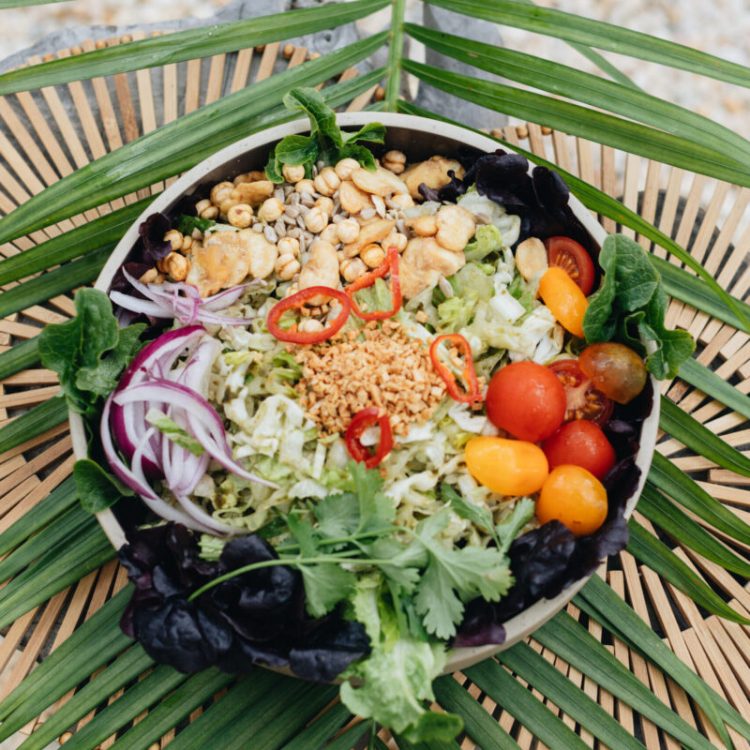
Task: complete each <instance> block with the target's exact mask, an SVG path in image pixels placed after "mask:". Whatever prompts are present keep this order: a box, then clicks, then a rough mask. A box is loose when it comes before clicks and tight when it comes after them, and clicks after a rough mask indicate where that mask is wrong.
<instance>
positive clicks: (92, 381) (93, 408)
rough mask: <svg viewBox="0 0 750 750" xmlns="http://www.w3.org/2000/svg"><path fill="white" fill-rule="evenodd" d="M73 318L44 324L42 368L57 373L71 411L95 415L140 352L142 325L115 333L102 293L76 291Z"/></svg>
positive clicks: (93, 290)
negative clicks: (63, 321) (57, 322)
mask: <svg viewBox="0 0 750 750" xmlns="http://www.w3.org/2000/svg"><path fill="white" fill-rule="evenodd" d="M75 306H76V313H77V314H76V317H75V318H73V319H72V320H69V321H68V322H67V323H59V324H54V325H48V326H47V327H46V328H45V329H44V330H43V331H42V333H41V334H40V335H39V355H40V358H41V360H42V364H43V365H44V366H45V367H47V368H48V369H50V370H53V371H54V372H56V373H57V374H58V376H59V378H60V386H61V387H62V391H63V393H64V394H65V397H66V399H67V400H68V404H69V405H70V407H71V408H72V409H74V410H75V411H77V412H78V413H79V414H83V415H84V416H86V417H89V418H93V417H95V416H96V414H97V413H98V407H99V403H100V399H101V398H103V397H105V396H108V395H109V394H110V393H111V392H112V391H113V390H114V389H115V386H116V385H117V382H118V380H119V377H120V373H121V372H122V371H123V369H124V368H125V366H126V365H127V364H128V362H130V360H131V358H132V357H133V356H134V355H135V353H136V352H137V351H138V349H140V348H141V345H142V344H141V341H140V336H141V334H142V333H143V331H144V330H145V328H146V326H145V325H144V324H135V325H131V326H128V327H127V328H120V327H119V325H118V323H117V318H115V316H114V315H113V313H112V303H111V302H110V301H109V297H107V295H106V294H104V292H100V291H98V290H96V289H79V291H78V292H77V293H76V297H75Z"/></svg>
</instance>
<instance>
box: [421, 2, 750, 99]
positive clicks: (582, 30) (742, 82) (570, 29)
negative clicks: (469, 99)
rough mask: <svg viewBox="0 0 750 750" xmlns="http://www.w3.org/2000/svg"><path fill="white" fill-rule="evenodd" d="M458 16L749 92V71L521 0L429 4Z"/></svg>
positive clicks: (699, 52) (682, 46)
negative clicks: (607, 52)
mask: <svg viewBox="0 0 750 750" xmlns="http://www.w3.org/2000/svg"><path fill="white" fill-rule="evenodd" d="M426 2H428V3H430V4H431V5H438V6H440V7H442V8H447V9H448V10H454V11H456V12H457V13H463V14H465V15H468V16H472V17H474V18H483V19H485V20H486V21H493V22H494V23H499V24H505V25H507V26H514V27H516V28H519V29H525V30H526V31H532V32H534V33H535V34H543V35H545V36H552V37H556V38H558V39H564V40H565V41H567V42H574V43H576V44H585V45H588V46H589V47H594V49H604V50H609V51H610V52H616V53H617V54H619V55H629V56H631V57H636V58H638V59H640V60H648V61H651V62H656V63H660V64H662V65H667V66H669V67H671V68H679V69H680V70H689V71H690V72H692V73H697V74H698V75H701V76H707V77H710V78H716V79H717V80H719V81H726V82H727V83H734V84H736V85H738V86H750V69H748V68H746V67H745V66H744V65H738V64H737V63H733V62H729V61H728V60H723V59H721V58H720V57H716V56H714V55H709V54H707V53H705V52H701V51H699V50H697V49H693V48H691V47H686V46H685V45H682V44H676V43H675V42H670V41H667V40H666V39H660V38H658V37H655V36H650V35H649V34H643V33H641V32H639V31H633V30H632V29H626V28H623V27H622V26H615V25H613V24H610V23H603V22H602V21H594V20H592V19H590V18H585V17H583V16H577V15H574V14H572V13H564V12H562V11H559V10H552V9H550V8H538V7H529V6H528V5H526V4H525V3H523V2H518V1H517V0H492V2H491V3H487V2H482V0H426Z"/></svg>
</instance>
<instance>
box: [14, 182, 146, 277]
mask: <svg viewBox="0 0 750 750" xmlns="http://www.w3.org/2000/svg"><path fill="white" fill-rule="evenodd" d="M152 200H153V197H150V198H144V199H143V200H140V201H136V202H135V203H131V204H130V205H127V206H125V207H124V208H120V209H118V210H117V211H112V212H111V213H108V214H105V215H104V216H102V217H100V218H98V219H94V221H89V222H86V223H85V224H82V225H81V226H80V227H76V228H75V229H71V230H70V231H69V232H65V233H64V234H60V235H58V236H57V237H53V238H51V239H49V240H46V241H45V242H40V243H39V244H38V245H36V246H35V247H32V248H29V249H28V250H24V251H23V252H22V253H18V255H12V256H11V257H10V258H6V259H5V260H2V261H0V284H7V283H8V282H10V281H18V279H23V278H25V277H26V276H31V274H34V273H37V272H39V271H45V270H47V269H48V268H50V266H56V265H58V264H60V263H65V262H66V261H69V260H73V259H74V258H80V257H81V256H82V255H87V254H89V253H92V252H95V251H96V250H101V249H103V248H107V249H109V250H110V251H111V250H112V249H113V248H114V246H115V245H116V244H117V242H119V240H120V239H121V238H122V236H123V235H124V234H125V232H126V231H127V230H128V228H129V227H130V225H131V224H132V223H133V222H134V221H135V220H136V219H137V218H138V216H139V215H140V214H141V212H142V211H144V210H145V208H146V207H147V206H148V205H149V203H151V201H152Z"/></svg>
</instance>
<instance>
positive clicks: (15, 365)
mask: <svg viewBox="0 0 750 750" xmlns="http://www.w3.org/2000/svg"><path fill="white" fill-rule="evenodd" d="M38 362H39V342H38V341H37V340H36V338H33V339H27V340H26V341H22V342H20V343H18V344H14V345H13V346H12V347H11V348H10V349H8V350H7V351H5V352H0V380H4V379H5V378H8V377H10V376H11V375H15V374H16V373H17V372H21V370H25V369H27V368H28V367H33V366H34V365H35V364H37V363H38ZM0 434H2V433H0ZM5 450H7V448H6V449H5Z"/></svg>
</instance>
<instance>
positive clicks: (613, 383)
mask: <svg viewBox="0 0 750 750" xmlns="http://www.w3.org/2000/svg"><path fill="white" fill-rule="evenodd" d="M578 366H579V367H580V368H581V372H582V373H583V374H584V375H585V376H586V377H588V378H590V379H591V382H592V383H593V384H594V386H595V387H596V388H597V389H598V390H600V391H601V392H602V393H603V394H604V395H605V396H607V397H608V398H611V399H612V400H613V401H617V403H618V404H627V403H628V402H630V401H632V400H633V399H634V398H635V397H636V396H637V395H638V394H639V393H640V392H641V391H642V390H643V388H644V387H645V385H646V378H647V375H646V366H645V365H644V364H643V360H642V359H641V357H640V356H638V354H636V352H634V351H633V350H632V349H630V348H628V347H627V346H625V345H624V344H614V343H608V344H591V346H587V347H586V348H585V349H584V350H583V352H581V356H580V357H579V359H578Z"/></svg>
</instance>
